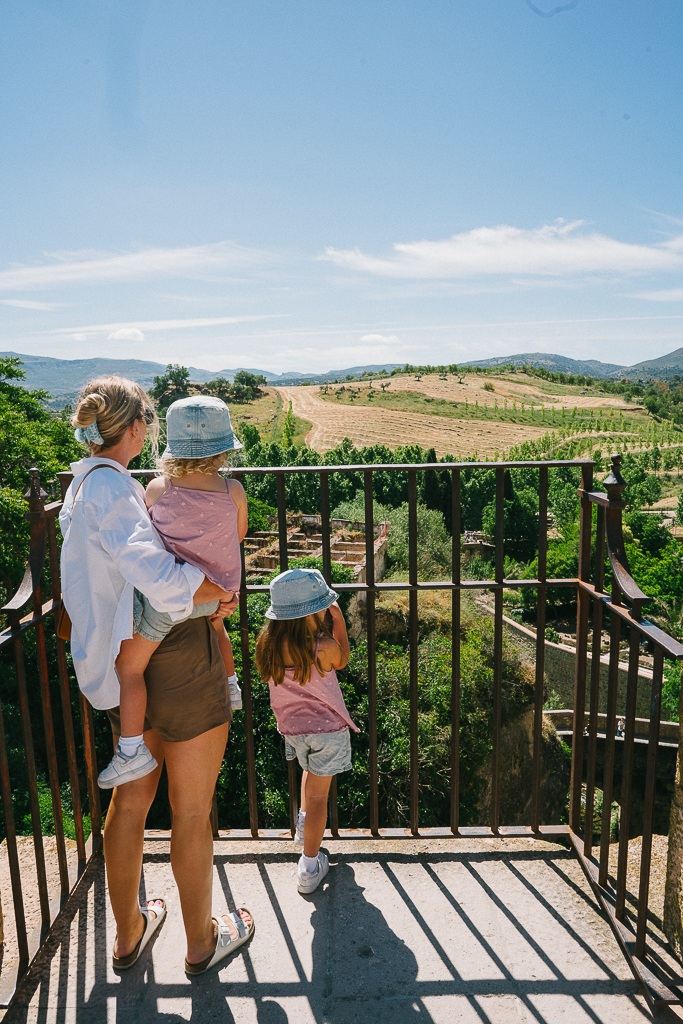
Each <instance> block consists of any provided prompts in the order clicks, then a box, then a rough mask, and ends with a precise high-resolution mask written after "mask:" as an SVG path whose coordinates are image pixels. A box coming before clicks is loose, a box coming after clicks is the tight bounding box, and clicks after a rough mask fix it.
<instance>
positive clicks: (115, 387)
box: [71, 376, 159, 455]
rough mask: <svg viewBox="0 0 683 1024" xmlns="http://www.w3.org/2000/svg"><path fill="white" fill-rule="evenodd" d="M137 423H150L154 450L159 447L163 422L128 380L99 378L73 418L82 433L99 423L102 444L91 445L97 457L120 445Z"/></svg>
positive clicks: (145, 396)
mask: <svg viewBox="0 0 683 1024" xmlns="http://www.w3.org/2000/svg"><path fill="white" fill-rule="evenodd" d="M137 419H144V420H145V421H146V422H147V429H148V433H149V436H150V438H151V441H152V446H153V448H154V449H155V451H156V449H157V446H158V443H159V420H158V418H157V414H156V410H155V409H154V405H153V403H152V400H151V398H150V397H149V395H148V394H147V392H146V391H144V390H143V388H141V387H140V385H139V384H137V383H136V382H135V381H133V380H128V379H127V378H126V377H113V376H111V377H97V378H96V379H95V380H91V381H88V383H87V384H86V385H85V386H84V387H83V389H82V390H81V393H80V395H79V397H78V402H77V403H76V411H75V412H74V414H73V416H72V417H71V423H72V425H73V426H74V427H77V428H78V427H80V428H82V429H84V428H86V427H89V426H91V424H93V423H95V424H96V425H97V430H98V432H99V435H100V437H101V439H102V444H99V443H98V444H96V443H95V442H94V441H90V442H89V443H88V442H87V441H86V442H85V443H86V444H88V447H89V448H90V451H91V454H93V455H97V454H99V452H102V451H105V450H106V449H107V448H113V447H114V446H115V445H117V444H118V443H119V441H120V440H121V438H122V437H123V435H124V433H125V431H126V430H127V428H128V427H129V426H130V425H131V423H134V422H135V420H137Z"/></svg>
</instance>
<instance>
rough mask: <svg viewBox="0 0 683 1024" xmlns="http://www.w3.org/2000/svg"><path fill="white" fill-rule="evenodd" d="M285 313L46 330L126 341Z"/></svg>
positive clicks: (53, 332) (265, 318)
mask: <svg viewBox="0 0 683 1024" xmlns="http://www.w3.org/2000/svg"><path fill="white" fill-rule="evenodd" d="M288 315H289V314H287V313H268V314H264V315H261V316H212V317H202V318H200V319H194V320H129V321H127V322H126V323H119V324H89V325H88V326H87V327H58V328H56V329H55V330H53V331H48V332H47V333H49V334H74V332H76V333H78V334H81V335H83V336H84V337H85V336H86V335H90V334H101V333H102V332H103V331H110V332H111V333H110V334H109V335H108V337H110V338H114V337H116V338H117V339H123V340H127V341H131V340H132V341H139V340H141V338H142V334H141V332H142V331H168V330H175V329H176V328H181V329H182V328H190V327H215V326H216V325H217V324H244V323H251V322H252V321H255V320H276V319H278V318H281V317H284V316H288ZM127 331H137V334H140V337H139V338H138V336H137V334H136V335H135V337H133V336H132V335H131V334H126V336H125V339H124V335H123V333H122V332H127Z"/></svg>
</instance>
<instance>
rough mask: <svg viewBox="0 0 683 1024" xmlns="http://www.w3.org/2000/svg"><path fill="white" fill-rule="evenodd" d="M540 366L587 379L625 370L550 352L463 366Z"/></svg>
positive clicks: (498, 358)
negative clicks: (581, 375)
mask: <svg viewBox="0 0 683 1024" xmlns="http://www.w3.org/2000/svg"><path fill="white" fill-rule="evenodd" d="M509 363H513V364H514V365H515V366H539V367H543V368H544V369H546V370H550V372H551V373H571V374H584V376H587V377H612V376H614V375H615V374H620V373H621V371H622V370H623V369H624V367H623V366H620V365H619V363H601V362H599V361H598V360H597V359H570V358H569V357H568V356H556V355H553V354H552V353H550V352H522V353H521V354H520V355H516V356H496V357H495V358H494V359H471V360H470V361H469V362H467V363H463V364H462V365H463V366H505V365H506V364H509Z"/></svg>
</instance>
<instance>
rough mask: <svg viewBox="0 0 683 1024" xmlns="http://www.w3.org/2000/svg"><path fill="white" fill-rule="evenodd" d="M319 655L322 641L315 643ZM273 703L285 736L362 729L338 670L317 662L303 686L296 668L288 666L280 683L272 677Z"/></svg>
mask: <svg viewBox="0 0 683 1024" xmlns="http://www.w3.org/2000/svg"><path fill="white" fill-rule="evenodd" d="M315 654H316V658H317V656H318V643H317V642H316V645H315ZM268 686H269V687H270V706H271V708H272V709H273V713H274V715H275V719H276V721H277V728H278V732H280V733H282V735H283V736H306V735H308V734H309V733H316V732H341V730H342V729H353V731H354V732H360V730H359V728H358V726H357V725H355V724H354V723H353V722H352V721H351V717H350V715H349V713H348V711H347V710H346V704H345V703H344V698H343V697H342V692H341V690H340V689H339V680H338V679H337V673H336V672H335V671H334V669H333V668H332V669H330V671H329V672H321V671H320V669H319V668H318V667H317V665H316V664H315V662H313V666H312V668H311V678H310V679H309V680H308V682H307V683H306V684H305V685H304V686H302V685H301V683H300V682H299V681H298V679H295V678H294V669H293V668H287V669H285V678H284V679H283V680H282V682H281V683H280V684H279V685H278V686H276V685H275V683H274V682H273V680H272V679H269V680H268Z"/></svg>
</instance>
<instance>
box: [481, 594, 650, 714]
mask: <svg viewBox="0 0 683 1024" xmlns="http://www.w3.org/2000/svg"><path fill="white" fill-rule="evenodd" d="M477 606H478V607H479V608H481V609H482V611H484V612H486V613H487V614H488V615H493V609H492V608H489V607H488V605H485V604H483V603H482V602H479V601H477ZM503 621H504V623H505V629H506V630H507V632H508V633H509V634H510V635H511V636H513V637H514V638H515V641H516V642H517V645H518V646H519V648H520V652H521V653H522V657H523V658H524V660H525V661H528V662H530V663H531V664H533V665H535V664H536V634H535V633H534V632H532V631H531V630H530V629H527V628H526V626H522V625H521V624H520V623H519V622H515V621H514V619H508V618H507V616H503ZM575 662H576V652H575V650H574V648H573V647H569V646H568V645H567V644H553V643H551V642H550V641H549V640H546V642H545V678H546V686H547V690H548V692H549V691H550V690H554V691H555V693H557V694H558V696H559V698H560V701H561V707H563V708H573V707H574V672H575ZM591 665H592V658H591V654H590V651H589V652H588V659H587V668H586V707H587V708H588V707H589V706H590V690H591ZM608 675H609V655H608V654H605V655H603V656H602V657H601V658H600V693H599V699H598V711H599V712H601V713H602V714H605V713H606V712H607V683H608ZM627 682H628V665H627V664H626V663H625V662H623V661H620V662H619V684H618V689H617V714H618V715H625V714H626V685H627ZM651 687H652V672H651V671H650V669H646V668H641V669H640V670H639V672H638V697H637V703H636V715H637V716H638V717H639V718H649V717H650V700H651Z"/></svg>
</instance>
